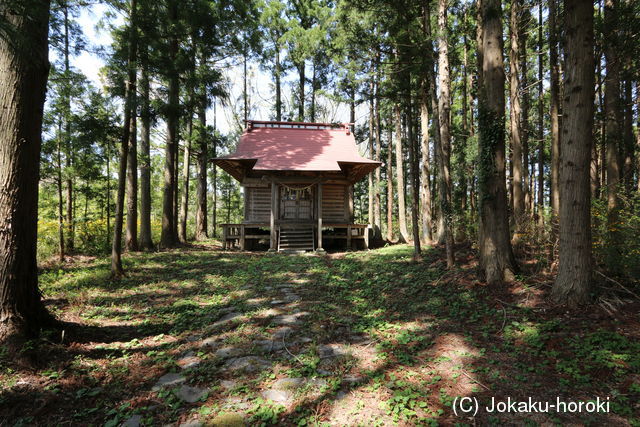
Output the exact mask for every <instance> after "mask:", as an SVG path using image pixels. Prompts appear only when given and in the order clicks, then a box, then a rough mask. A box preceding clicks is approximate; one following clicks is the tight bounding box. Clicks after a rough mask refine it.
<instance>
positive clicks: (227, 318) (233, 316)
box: [214, 311, 242, 325]
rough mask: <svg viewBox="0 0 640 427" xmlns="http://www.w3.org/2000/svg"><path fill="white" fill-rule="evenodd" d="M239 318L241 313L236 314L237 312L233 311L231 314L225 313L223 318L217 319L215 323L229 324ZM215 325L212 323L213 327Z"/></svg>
mask: <svg viewBox="0 0 640 427" xmlns="http://www.w3.org/2000/svg"><path fill="white" fill-rule="evenodd" d="M240 317H242V313H240V312H237V311H233V312H231V313H227V314H225V315H224V316H222V317H221V318H220V319H218V321H217V322H216V323H226V322H230V321H232V320H236V319H239V318H240ZM216 323H214V325H215V324H216Z"/></svg>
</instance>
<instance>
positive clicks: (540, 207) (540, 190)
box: [538, 2, 544, 228]
mask: <svg viewBox="0 0 640 427" xmlns="http://www.w3.org/2000/svg"><path fill="white" fill-rule="evenodd" d="M542 43H543V41H542V2H541V3H540V4H539V5H538V225H539V226H540V227H541V228H542V227H543V226H544V86H543V84H542V78H543V75H544V74H543V69H542V63H543V56H542V55H543V53H542V52H543V51H542Z"/></svg>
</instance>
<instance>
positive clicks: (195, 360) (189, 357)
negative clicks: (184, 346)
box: [176, 351, 201, 369]
mask: <svg viewBox="0 0 640 427" xmlns="http://www.w3.org/2000/svg"><path fill="white" fill-rule="evenodd" d="M200 362H201V360H200V358H199V357H198V356H196V355H195V354H194V353H193V352H192V351H189V352H187V353H185V354H184V355H183V356H182V357H181V358H180V359H178V360H177V362H176V364H177V365H178V366H180V368H182V369H190V368H195V367H197V366H198V365H200Z"/></svg>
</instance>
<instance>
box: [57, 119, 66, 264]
mask: <svg viewBox="0 0 640 427" xmlns="http://www.w3.org/2000/svg"><path fill="white" fill-rule="evenodd" d="M61 145H62V120H60V121H59V122H58V144H57V151H58V152H57V160H58V164H57V166H58V168H57V169H58V170H57V174H58V176H57V179H56V186H57V187H58V258H59V260H60V262H64V257H65V253H64V214H63V211H64V207H63V205H64V199H63V197H62V146H61Z"/></svg>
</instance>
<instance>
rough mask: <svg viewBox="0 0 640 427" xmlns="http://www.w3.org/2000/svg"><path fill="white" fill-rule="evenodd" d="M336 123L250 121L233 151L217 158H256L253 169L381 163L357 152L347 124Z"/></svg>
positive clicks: (318, 168)
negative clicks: (337, 125) (337, 124)
mask: <svg viewBox="0 0 640 427" xmlns="http://www.w3.org/2000/svg"><path fill="white" fill-rule="evenodd" d="M339 126H340V127H336V125H329V124H323V123H287V122H252V121H250V122H248V126H247V129H246V130H245V131H244V133H243V134H242V136H241V137H240V141H239V142H238V147H237V149H236V151H235V153H233V154H229V155H227V156H224V157H220V158H219V159H217V160H223V159H224V160H256V162H255V164H254V165H253V170H255V171H317V172H321V171H342V170H344V166H345V165H349V164H359V165H363V166H365V165H366V169H367V172H370V171H371V170H373V169H375V168H376V167H378V166H379V165H380V164H381V163H380V162H376V161H373V160H369V159H366V158H364V157H362V156H360V154H359V153H358V149H357V147H356V141H355V138H354V137H353V133H352V132H351V131H350V130H349V126H348V125H339ZM341 164H342V165H343V167H341ZM220 165H221V166H222V164H220ZM358 175H360V174H358Z"/></svg>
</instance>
